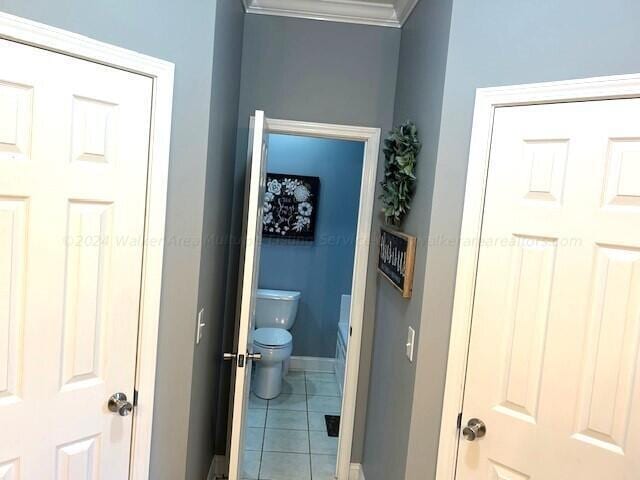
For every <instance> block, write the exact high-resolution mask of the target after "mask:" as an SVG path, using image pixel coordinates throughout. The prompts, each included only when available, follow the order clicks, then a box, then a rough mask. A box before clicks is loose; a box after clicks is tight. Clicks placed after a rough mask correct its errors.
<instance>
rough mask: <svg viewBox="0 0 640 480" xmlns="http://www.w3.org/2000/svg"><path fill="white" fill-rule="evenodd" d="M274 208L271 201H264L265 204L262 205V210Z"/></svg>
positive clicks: (266, 210) (267, 210)
mask: <svg viewBox="0 0 640 480" xmlns="http://www.w3.org/2000/svg"><path fill="white" fill-rule="evenodd" d="M272 208H273V205H271V204H270V203H269V202H264V205H262V210H263V212H264V213H267V212H270V211H271V209H272Z"/></svg>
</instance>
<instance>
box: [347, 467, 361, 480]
mask: <svg viewBox="0 0 640 480" xmlns="http://www.w3.org/2000/svg"><path fill="white" fill-rule="evenodd" d="M349 480H365V479H364V472H363V471H362V465H360V464H359V463H352V464H351V468H350V469H349Z"/></svg>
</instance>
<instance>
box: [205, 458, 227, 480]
mask: <svg viewBox="0 0 640 480" xmlns="http://www.w3.org/2000/svg"><path fill="white" fill-rule="evenodd" d="M227 474H228V472H227V458H226V457H225V456H224V455H215V456H214V457H213V460H212V461H211V467H210V468H209V476H208V477H207V480H215V479H216V478H222V476H226V475H227Z"/></svg>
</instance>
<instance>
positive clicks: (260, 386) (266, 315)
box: [253, 289, 300, 400]
mask: <svg viewBox="0 0 640 480" xmlns="http://www.w3.org/2000/svg"><path fill="white" fill-rule="evenodd" d="M299 301H300V292H293V291H288V290H266V289H258V292H257V294H256V316H255V327H256V329H255V330H254V332H253V352H254V353H260V354H262V358H261V360H260V361H259V362H256V363H255V365H256V372H255V377H254V378H253V393H254V394H255V395H256V396H258V397H260V398H263V399H266V400H270V399H272V398H275V397H277V396H278V395H280V392H281V391H282V376H283V366H284V364H285V363H288V361H289V358H290V357H291V351H292V350H293V337H292V336H291V333H289V329H291V327H292V326H293V324H294V322H295V321H296V314H297V313H298V302H299Z"/></svg>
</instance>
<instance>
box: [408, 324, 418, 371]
mask: <svg viewBox="0 0 640 480" xmlns="http://www.w3.org/2000/svg"><path fill="white" fill-rule="evenodd" d="M415 339H416V331H415V330H414V329H413V328H411V327H409V333H407V358H408V359H409V361H410V362H413V344H414V342H415Z"/></svg>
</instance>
